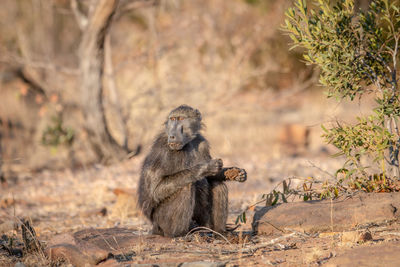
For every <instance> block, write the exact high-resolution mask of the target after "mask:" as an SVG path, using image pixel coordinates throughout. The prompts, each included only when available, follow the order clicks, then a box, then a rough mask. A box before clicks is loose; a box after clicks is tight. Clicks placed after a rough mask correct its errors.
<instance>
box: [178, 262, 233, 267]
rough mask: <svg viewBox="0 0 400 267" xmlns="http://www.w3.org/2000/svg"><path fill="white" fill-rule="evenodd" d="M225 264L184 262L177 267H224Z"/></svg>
mask: <svg viewBox="0 0 400 267" xmlns="http://www.w3.org/2000/svg"><path fill="white" fill-rule="evenodd" d="M225 265H226V262H209V261H195V262H185V263H183V264H182V265H179V267H225Z"/></svg>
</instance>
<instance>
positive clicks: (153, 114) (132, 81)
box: [0, 0, 368, 191]
mask: <svg viewBox="0 0 400 267" xmlns="http://www.w3.org/2000/svg"><path fill="white" fill-rule="evenodd" d="M102 2H106V3H107V1H98V0H81V1H76V0H2V1H1V9H0V100H1V101H0V142H1V143H0V144H1V147H0V158H1V160H0V164H1V165H0V166H1V180H2V183H3V184H8V185H10V184H13V183H17V182H18V180H19V179H23V177H32V175H33V176H34V175H35V173H41V172H43V171H62V170H65V169H69V170H72V171H77V170H81V169H85V168H89V167H90V166H93V164H98V165H97V166H99V164H100V165H101V166H103V165H104V164H112V163H115V162H121V161H123V160H128V163H126V165H124V166H128V165H129V164H132V165H135V164H136V165H138V166H139V165H140V162H141V160H142V159H143V157H144V155H145V154H146V153H147V151H148V149H149V147H150V146H151V142H152V140H153V138H154V136H155V135H156V134H157V133H158V132H159V131H160V130H161V129H162V127H163V126H162V124H163V122H164V120H165V118H166V116H167V114H168V112H169V111H170V110H171V109H172V108H174V107H176V106H178V105H181V104H188V105H190V106H193V107H195V108H198V109H199V110H200V111H201V112H202V115H203V122H204V123H205V125H206V127H205V129H204V135H205V136H206V138H207V139H208V140H209V141H210V143H211V148H212V151H211V152H212V155H213V156H214V157H218V158H222V159H224V163H225V165H238V166H241V167H243V168H246V170H247V172H248V174H249V183H248V184H249V186H251V185H253V186H254V185H255V184H258V183H261V184H264V185H265V184H268V186H265V187H262V188H260V190H263V191H266V190H267V189H268V188H269V185H273V184H274V182H276V181H279V180H282V179H283V178H286V177H288V176H302V177H307V176H315V175H318V174H319V175H322V176H324V175H326V174H324V172H322V171H321V170H327V171H329V170H335V169H337V168H338V166H340V164H341V163H340V162H337V160H336V161H332V159H331V158H330V157H329V155H330V154H332V152H333V151H334V150H333V148H332V147H328V146H326V145H325V144H324V143H323V140H322V139H321V137H320V136H321V133H322V131H321V127H320V125H321V124H325V125H327V126H329V124H330V123H332V122H335V121H336V120H346V121H347V122H350V121H352V120H354V117H355V116H356V115H359V114H361V113H363V112H364V111H363V108H364V106H363V105H359V104H357V101H356V103H348V102H345V101H340V102H339V101H337V100H335V99H327V98H326V96H325V95H324V90H325V89H324V88H322V87H320V86H318V83H317V82H318V70H316V69H314V68H312V67H310V66H306V65H305V64H304V63H303V62H302V60H301V51H298V50H289V48H290V45H289V44H290V40H289V38H288V37H287V36H286V35H285V34H284V33H283V32H282V30H281V29H280V27H281V25H282V23H283V21H284V18H285V17H284V12H285V10H286V9H287V8H288V7H289V6H290V5H291V4H292V1H289V0H232V1H224V0H201V1H200V0H191V1H183V0H158V1H157V0H154V1H152V0H120V1H115V0H112V1H108V4H103V7H99V5H100V3H102ZM367 2H368V1H366V0H365V1H361V0H360V1H358V2H357V5H358V6H360V7H362V6H363V5H365V3H367ZM96 12H97V13H96ZM107 12H108V13H107ZM104 14H105V15H104ZM107 14H108V15H107ZM102 15H103V17H102ZM107 16H108V17H107ZM96 30H97V32H96ZM88 66H89V67H88ZM365 110H368V104H367V107H365ZM93 114H95V115H93ZM93 116H94V117H96V116H97V117H96V118H93ZM95 139H97V140H95ZM104 147H105V148H104ZM110 151H111V152H110ZM108 152H110V153H108ZM314 165H315V166H317V168H316V167H315V166H314ZM121 168H122V167H121ZM137 169H139V167H137ZM134 175H135V178H132V179H133V180H132V181H136V179H137V177H136V176H137V173H136V174H134ZM256 181H258V182H256ZM134 183H136V182H134ZM134 183H132V184H134ZM132 186H133V187H134V186H135V185H132Z"/></svg>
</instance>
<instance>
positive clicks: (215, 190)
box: [209, 180, 228, 232]
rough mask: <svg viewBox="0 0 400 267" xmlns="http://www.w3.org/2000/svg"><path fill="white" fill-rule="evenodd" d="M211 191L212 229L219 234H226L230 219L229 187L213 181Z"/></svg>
mask: <svg viewBox="0 0 400 267" xmlns="http://www.w3.org/2000/svg"><path fill="white" fill-rule="evenodd" d="M209 182H210V180H209ZM210 191H211V198H210V199H211V201H210V203H211V225H212V229H213V230H215V231H217V232H225V227H226V220H227V218H228V187H227V186H226V184H225V183H224V182H221V181H211V182H210Z"/></svg>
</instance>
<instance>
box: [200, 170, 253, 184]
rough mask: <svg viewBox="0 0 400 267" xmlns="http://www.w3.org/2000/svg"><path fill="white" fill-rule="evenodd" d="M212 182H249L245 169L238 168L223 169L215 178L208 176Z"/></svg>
mask: <svg viewBox="0 0 400 267" xmlns="http://www.w3.org/2000/svg"><path fill="white" fill-rule="evenodd" d="M207 179H209V180H211V181H237V182H244V181H246V180H247V173H246V171H245V170H244V169H240V168H238V167H228V168H223V169H222V170H221V171H219V172H218V173H217V174H216V175H214V176H208V177H207Z"/></svg>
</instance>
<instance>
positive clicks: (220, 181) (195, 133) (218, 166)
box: [138, 105, 247, 237]
mask: <svg viewBox="0 0 400 267" xmlns="http://www.w3.org/2000/svg"><path fill="white" fill-rule="evenodd" d="M201 120H202V116H201V113H200V111H199V110H197V109H194V108H192V107H190V106H188V105H181V106H179V107H177V108H175V109H173V110H172V111H171V112H170V113H169V115H168V117H167V120H166V121H165V123H164V127H165V129H164V130H163V131H161V132H160V133H159V134H158V135H157V136H156V138H155V141H154V143H153V145H152V147H151V150H150V152H149V154H148V155H147V156H146V158H145V160H144V161H143V164H142V169H141V174H140V179H139V184H138V204H139V207H140V208H141V210H142V213H143V214H144V215H145V217H147V219H149V220H150V222H151V223H152V226H153V228H152V234H157V235H162V236H168V237H177V236H182V235H185V234H187V233H188V232H189V231H190V230H191V229H193V228H195V227H198V226H204V227H208V228H210V229H212V230H214V231H217V232H220V233H221V232H225V231H226V221H227V217H228V188H227V186H226V184H225V181H227V180H233V181H238V182H244V181H246V180H247V173H246V171H245V170H244V169H240V168H237V167H230V168H223V162H222V160H221V159H213V158H212V157H211V155H210V148H209V143H208V141H207V140H206V139H205V137H203V135H202V134H201V133H200V131H201V130H202V128H203V126H204V125H203V123H202V122H201Z"/></svg>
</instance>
